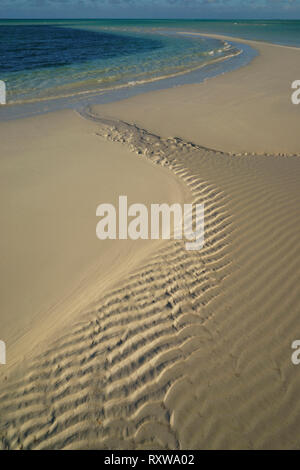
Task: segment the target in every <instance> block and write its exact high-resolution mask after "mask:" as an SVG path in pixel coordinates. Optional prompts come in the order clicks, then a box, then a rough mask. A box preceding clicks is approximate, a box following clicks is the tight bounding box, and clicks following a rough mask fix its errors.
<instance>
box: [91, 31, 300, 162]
mask: <svg viewBox="0 0 300 470" xmlns="http://www.w3.org/2000/svg"><path fill="white" fill-rule="evenodd" d="M211 36H213V37H217V38H222V39H225V40H228V39H232V40H235V41H236V38H228V37H225V36H220V35H211ZM239 42H241V43H247V44H250V45H251V46H252V47H254V48H255V49H257V50H258V51H259V53H260V54H259V56H258V57H256V58H255V59H254V60H253V61H252V62H251V63H250V64H249V65H248V66H246V67H242V68H240V69H239V70H237V71H234V72H229V73H226V74H225V75H219V76H217V77H215V78H213V79H209V80H207V81H206V82H204V83H202V84H198V85H185V86H181V87H175V88H172V89H169V90H162V91H157V92H155V93H153V92H152V93H145V94H144V95H142V96H136V97H135V98H130V99H129V100H124V101H121V102H116V103H114V104H108V105H102V106H99V107H98V106H96V107H95V108H94V111H95V110H96V112H97V109H99V110H100V112H101V115H102V116H103V115H104V116H107V117H113V118H116V119H123V120H125V121H126V122H134V123H136V124H137V125H139V126H142V127H144V128H146V129H147V130H149V131H152V132H154V133H156V134H158V135H161V136H163V137H168V136H177V137H181V138H183V139H185V140H187V141H191V142H193V143H197V144H199V145H202V146H204V147H208V148H210V149H215V150H222V151H226V152H256V153H264V152H269V153H289V154H290V153H298V152H299V149H300V132H299V122H300V106H296V105H293V104H292V101H291V95H292V92H293V91H294V90H292V89H291V84H292V83H293V82H294V81H295V80H297V79H299V62H300V49H296V48H292V47H284V46H277V45H273V44H265V43H261V42H253V41H244V40H242V39H241V40H239Z"/></svg>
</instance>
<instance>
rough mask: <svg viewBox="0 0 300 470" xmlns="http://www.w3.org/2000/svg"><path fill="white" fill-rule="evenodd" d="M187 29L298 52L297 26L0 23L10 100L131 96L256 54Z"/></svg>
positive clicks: (0, 73)
mask: <svg viewBox="0 0 300 470" xmlns="http://www.w3.org/2000/svg"><path fill="white" fill-rule="evenodd" d="M192 31H197V32H202V33H221V34H222V33H223V34H226V35H230V36H233V37H243V38H247V39H255V40H263V41H269V42H274V43H279V44H286V45H291V46H296V47H297V46H298V47H300V21H201V20H39V21H38V20H22V21H21V20H18V21H16V20H0V79H1V80H4V81H5V82H6V86H7V102H8V104H10V105H20V104H24V103H35V102H43V101H47V100H55V101H57V100H58V99H62V100H66V99H69V100H70V99H71V100H72V102H74V100H75V101H76V99H82V98H88V97H91V96H98V97H99V96H105V97H108V96H109V97H111V96H112V92H115V95H117V96H119V97H120V96H121V95H120V93H119V92H118V90H125V95H126V93H127V95H131V94H132V89H135V90H136V92H140V90H144V89H145V85H148V88H149V89H153V84H156V85H155V87H156V88H157V87H166V86H174V85H178V84H181V83H187V82H188V83H193V82H197V81H201V80H203V79H206V78H209V77H210V76H214V75H216V74H218V73H224V72H225V71H226V70H230V69H234V68H236V67H238V66H241V65H244V64H245V63H247V62H249V61H250V60H251V59H252V58H253V57H254V56H255V53H254V52H253V51H251V48H249V47H246V46H242V45H241V44H238V42H232V41H228V42H227V41H222V40H217V39H212V38H206V37H204V36H201V37H199V36H191V35H184V34H181V33H182V32H192ZM239 53H241V54H240V55H241V56H242V57H239ZM187 77H189V78H187ZM162 82H163V83H164V84H163V85H162ZM129 89H130V91H128V90H129ZM123 95H124V93H123ZM123 95H122V96H123ZM105 99H106V98H105ZM1 114H3V110H2V109H1V113H0V117H1Z"/></svg>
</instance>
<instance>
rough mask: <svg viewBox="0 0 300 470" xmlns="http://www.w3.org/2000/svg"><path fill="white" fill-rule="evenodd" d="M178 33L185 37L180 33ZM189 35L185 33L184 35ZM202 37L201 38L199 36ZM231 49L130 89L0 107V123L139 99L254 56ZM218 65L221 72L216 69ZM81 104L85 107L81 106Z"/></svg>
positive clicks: (241, 63)
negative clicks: (223, 54)
mask: <svg viewBox="0 0 300 470" xmlns="http://www.w3.org/2000/svg"><path fill="white" fill-rule="evenodd" d="M178 34H185V33H184V32H182V33H180V32H178ZM187 34H189V33H187ZM200 36H203V37H205V35H202V34H200ZM232 42H233V46H235V47H236V48H237V53H236V54H231V55H229V56H225V57H221V58H217V59H215V60H212V61H211V62H208V63H206V64H201V65H199V66H195V67H193V68H192V69H189V70H185V71H181V72H177V73H175V74H171V75H168V76H166V77H156V78H152V79H150V80H149V81H145V83H137V84H135V85H134V86H132V85H129V84H122V85H119V86H116V87H113V88H111V89H109V88H108V89H100V90H94V91H93V90H92V91H90V90H86V91H82V92H81V93H76V94H71V95H67V96H61V97H49V98H43V99H33V100H28V101H24V102H14V103H8V104H7V106H6V107H4V108H3V113H1V107H0V122H6V121H9V120H14V119H22V118H26V117H31V116H34V115H42V114H45V113H48V112H56V111H60V110H63V109H75V110H80V109H81V108H82V105H84V106H85V107H86V106H87V105H96V104H103V103H104V104H106V103H111V102H117V101H120V100H124V99H127V98H129V97H132V96H139V95H140V94H144V93H149V92H151V91H156V90H165V89H170V88H174V87H178V86H184V85H185V84H191V83H192V84H196V83H202V82H204V81H206V80H208V79H210V78H213V77H215V76H218V75H222V74H224V73H228V72H230V71H233V70H237V69H238V68H240V67H244V66H245V65H247V64H248V63H251V61H252V60H253V59H254V58H255V56H256V51H255V50H254V49H251V48H249V49H248V50H246V51H245V50H240V49H238V47H239V45H240V44H239V43H238V42H237V41H232ZM219 65H220V66H221V67H222V65H224V69H222V68H221V69H220V70H218V67H219ZM84 103H85V104H84Z"/></svg>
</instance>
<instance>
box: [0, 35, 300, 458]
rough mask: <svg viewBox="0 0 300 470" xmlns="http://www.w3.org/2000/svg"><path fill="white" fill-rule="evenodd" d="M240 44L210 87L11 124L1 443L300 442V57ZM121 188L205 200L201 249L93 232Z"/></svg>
mask: <svg viewBox="0 0 300 470" xmlns="http://www.w3.org/2000/svg"><path fill="white" fill-rule="evenodd" d="M214 37H219V36H215V35H214ZM222 38H223V39H227V40H229V39H230V38H227V37H223V36H222ZM235 39H236V38H235ZM239 41H240V42H241V43H242V42H245V43H247V44H249V45H250V46H252V47H254V48H255V49H257V50H258V51H259V55H258V56H257V58H255V59H254V60H253V61H252V62H251V63H250V64H249V65H247V66H246V67H243V68H241V69H239V70H236V71H234V72H229V73H226V74H224V75H220V76H218V77H216V78H213V79H210V80H207V81H206V82H204V83H201V84H196V85H184V86H181V87H176V88H172V89H168V90H162V91H156V92H151V93H146V94H143V95H139V96H136V97H133V98H130V99H128V100H123V101H119V102H115V103H110V104H106V105H101V106H100V105H97V106H90V107H89V108H88V109H86V111H84V112H82V113H79V112H76V111H72V110H70V111H61V112H56V113H49V114H45V115H42V116H39V117H33V118H27V119H20V120H17V121H11V122H6V123H1V124H0V140H1V149H3V152H1V159H0V168H1V189H0V192H1V201H2V202H1V215H2V224H1V232H2V236H1V241H0V247H1V268H0V277H1V338H2V336H3V339H5V340H6V343H7V356H8V358H9V361H8V364H7V366H5V368H1V370H0V373H1V375H0V379H1V388H0V416H1V424H0V435H1V440H0V446H2V448H3V449H7V448H8V449H87V448H88V449H299V446H300V444H299V438H298V430H299V426H300V418H299V415H298V412H299V401H298V394H299V390H300V369H299V370H298V368H297V367H296V366H295V365H293V364H292V362H291V355H292V349H291V344H292V342H293V341H294V340H296V339H298V338H297V336H299V332H298V329H297V328H298V323H299V321H298V316H299V308H300V293H299V276H300V241H299V229H300V211H299V207H300V191H299V178H300V134H299V117H300V116H299V113H300V106H295V105H293V104H292V102H291V93H292V90H291V83H292V82H293V81H294V80H296V79H299V78H300V77H299V58H300V49H297V48H292V47H284V46H276V45H272V44H265V43H261V42H253V41H244V40H239ZM16 136H18V138H16ZM120 194H127V195H128V198H129V199H130V200H132V202H142V203H144V204H150V203H156V202H166V203H169V204H171V203H174V202H179V203H184V202H193V203H194V204H196V203H201V204H204V206H205V245H204V247H203V249H202V250H200V251H187V250H186V249H185V246H184V241H183V240H164V241H162V240H157V241H149V240H142V241H141V240H139V241H133V240H117V241H112V240H110V241H107V242H100V241H99V240H97V239H96V236H95V227H96V222H97V220H96V215H95V214H96V212H95V211H96V206H97V204H99V203H100V202H112V203H113V202H115V201H116V200H117V198H118V196H119V195H120ZM2 325H3V327H2Z"/></svg>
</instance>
